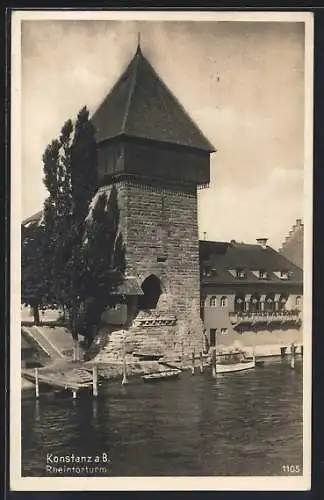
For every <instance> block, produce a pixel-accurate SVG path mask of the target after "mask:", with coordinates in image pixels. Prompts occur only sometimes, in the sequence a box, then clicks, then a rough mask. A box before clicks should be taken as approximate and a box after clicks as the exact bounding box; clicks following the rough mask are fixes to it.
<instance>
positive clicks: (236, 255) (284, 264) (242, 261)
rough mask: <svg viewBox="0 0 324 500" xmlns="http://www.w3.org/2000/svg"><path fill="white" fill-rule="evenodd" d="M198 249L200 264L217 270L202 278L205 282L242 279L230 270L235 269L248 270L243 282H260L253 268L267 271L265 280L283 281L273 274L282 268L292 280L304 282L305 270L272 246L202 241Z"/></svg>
mask: <svg viewBox="0 0 324 500" xmlns="http://www.w3.org/2000/svg"><path fill="white" fill-rule="evenodd" d="M199 252H200V262H201V266H202V267H205V268H206V267H209V268H214V269H215V272H214V274H213V275H212V276H210V277H204V278H203V281H204V282H212V283H228V282H239V281H240V280H239V279H237V278H236V277H235V276H233V275H232V274H231V273H230V272H229V271H230V270H236V269H241V270H244V271H245V272H246V279H245V280H244V282H248V283H252V282H260V280H259V278H258V277H257V276H255V275H254V274H253V272H252V271H267V272H268V273H269V280H266V279H265V280H262V281H265V282H267V281H269V282H270V281H271V282H273V281H277V282H279V281H282V280H281V279H280V277H278V276H276V275H275V274H274V272H281V271H285V272H288V273H289V282H290V283H298V284H301V283H302V282H303V271H302V269H300V268H299V267H298V266H296V265H295V264H293V263H292V262H290V261H289V260H288V259H286V258H285V257H284V256H283V255H282V254H280V253H279V252H277V251H276V250H274V249H273V248H271V247H269V246H267V247H266V248H262V247H261V246H260V245H250V244H246V243H229V242H215V241H200V242H199Z"/></svg>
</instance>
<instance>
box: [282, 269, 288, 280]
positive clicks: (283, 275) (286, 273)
mask: <svg viewBox="0 0 324 500" xmlns="http://www.w3.org/2000/svg"><path fill="white" fill-rule="evenodd" d="M280 279H282V280H287V279H289V273H288V271H281V273H280Z"/></svg>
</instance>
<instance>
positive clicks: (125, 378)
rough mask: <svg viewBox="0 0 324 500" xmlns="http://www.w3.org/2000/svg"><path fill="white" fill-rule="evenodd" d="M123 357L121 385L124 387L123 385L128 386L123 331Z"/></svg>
mask: <svg viewBox="0 0 324 500" xmlns="http://www.w3.org/2000/svg"><path fill="white" fill-rule="evenodd" d="M123 355H124V360H123V379H122V385H125V384H128V380H127V364H126V346H125V331H124V333H123Z"/></svg>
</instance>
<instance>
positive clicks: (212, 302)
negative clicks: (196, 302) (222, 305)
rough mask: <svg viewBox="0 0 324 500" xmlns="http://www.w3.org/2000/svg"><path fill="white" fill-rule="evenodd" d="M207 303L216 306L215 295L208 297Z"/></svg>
mask: <svg viewBox="0 0 324 500" xmlns="http://www.w3.org/2000/svg"><path fill="white" fill-rule="evenodd" d="M209 305H210V307H216V305H217V299H216V297H215V295H213V296H212V297H210V301H209Z"/></svg>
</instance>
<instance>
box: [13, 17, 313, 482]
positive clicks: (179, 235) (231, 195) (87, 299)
mask: <svg viewBox="0 0 324 500" xmlns="http://www.w3.org/2000/svg"><path fill="white" fill-rule="evenodd" d="M11 25H12V34H11V36H12V42H11V59H12V61H11V67H12V70H11V200H12V201H11V243H10V244H11V247H10V251H11V329H10V360H11V365H10V366H11V373H10V387H11V393H10V481H11V489H13V490H22V491H26V490H41V491H45V490H49V491H53V490H86V491H92V490H94V491H95V490H103V491H106V490H107V491H109V490H117V491H118V490H120V491H125V490H214V491H217V490H240V489H242V490H244V489H248V490H253V489H254V490H307V489H309V488H310V477H311V463H310V462H311V437H310V436H311V393H312V387H311V370H312V366H311V350H312V224H313V222H312V220H313V219H312V205H313V204H312V196H313V195H312V193H313V181H312V168H313V165H312V162H313V152H312V142H313V130H312V123H313V94H312V86H313V66H312V64H313V62H312V61H313V17H312V14H311V13H307V12H294V13H292V12H291V13H287V12H286V13H285V12H267V13H265V12H263V13H262V12H260V13H257V12H254V13H251V12H250V13H247V12H154V11H152V12H150V11H147V12H140V11H138V12H136V11H133V12H130V11H129V12H126V11H125V12H112V11H111V12H109V11H100V12H98V11H97V12H96V11H91V10H88V11H77V10H76V11H72V10H71V11H69V10H64V11H63V10H62V11H60V10H56V11H54V10H53V11H50V10H46V11H45V10H44V11H41V10H39V11H37V10H35V11H28V10H26V11H16V12H14V13H13V14H12V22H11Z"/></svg>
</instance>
